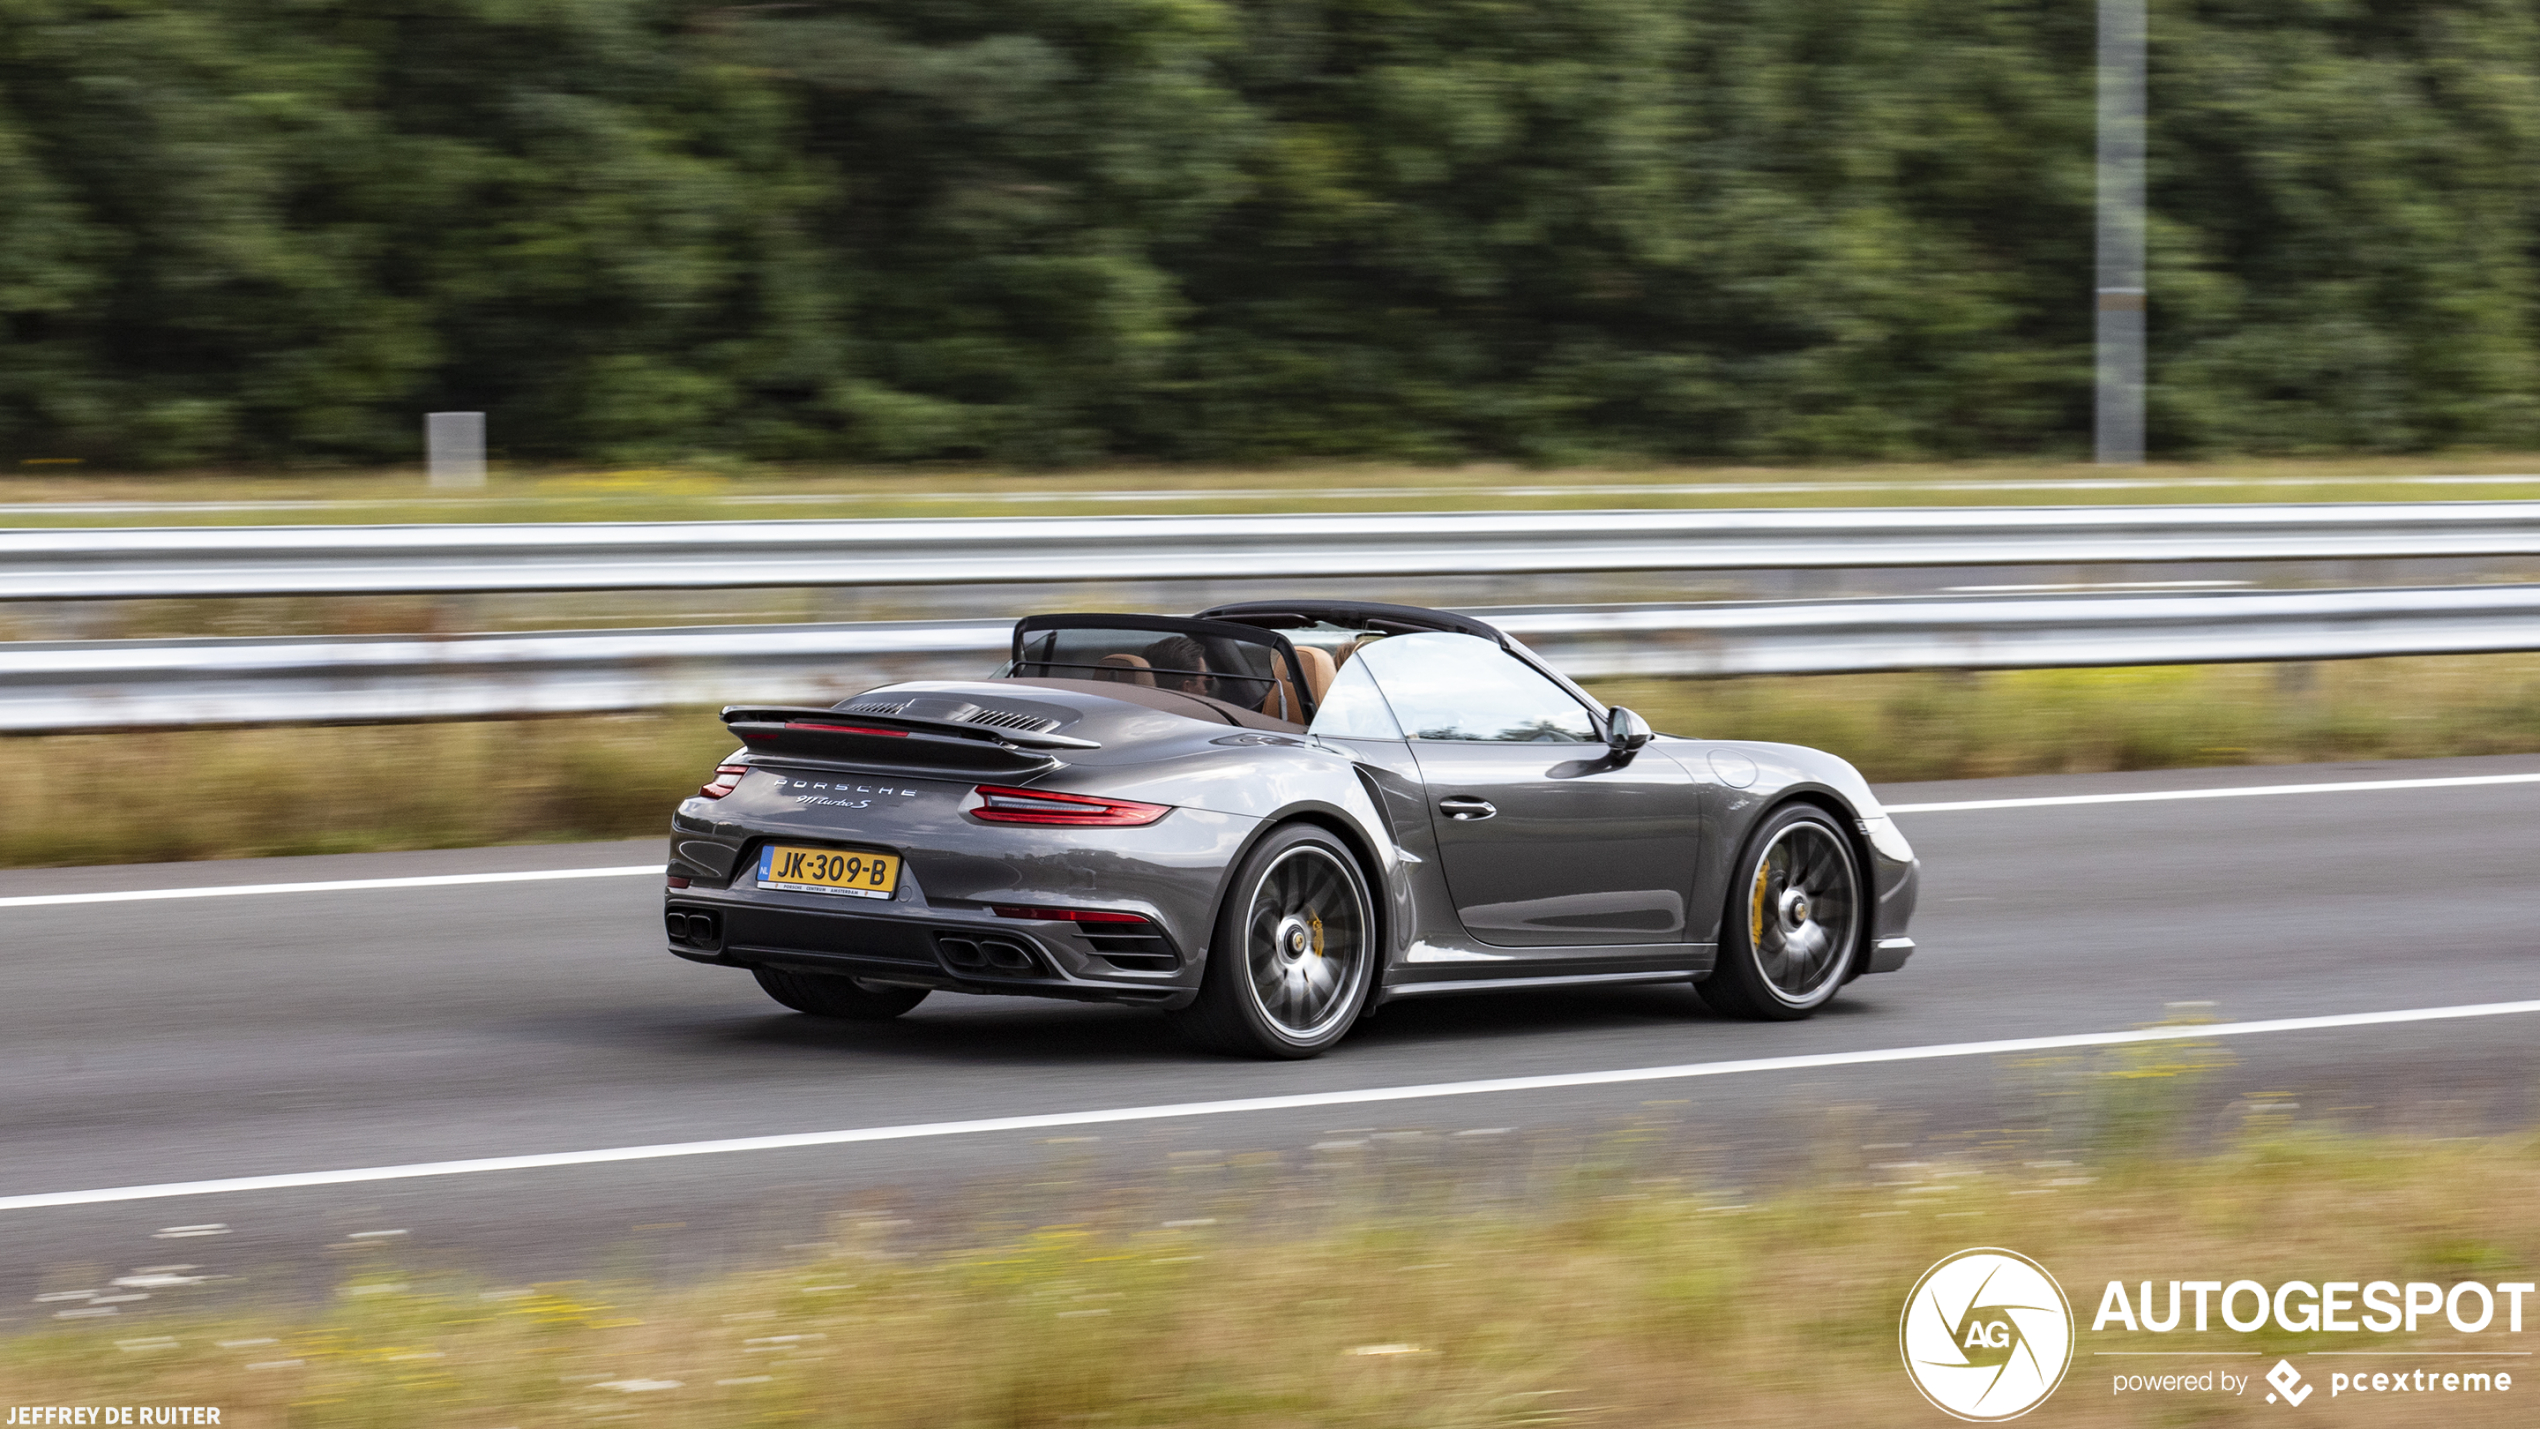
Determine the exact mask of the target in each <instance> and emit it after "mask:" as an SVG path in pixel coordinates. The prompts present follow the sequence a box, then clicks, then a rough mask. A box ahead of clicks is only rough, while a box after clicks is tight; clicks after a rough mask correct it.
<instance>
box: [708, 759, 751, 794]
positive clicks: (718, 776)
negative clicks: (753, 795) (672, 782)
mask: <svg viewBox="0 0 2540 1429" xmlns="http://www.w3.org/2000/svg"><path fill="white" fill-rule="evenodd" d="M749 772H750V766H748V765H746V764H719V765H717V766H715V771H714V782H713V783H711V784H708V785H706V786H705V787H703V788H701V789H699V790H698V791H697V792H698V793H700V794H703V795H705V796H706V797H707V798H709V799H720V798H722V797H723V796H724V795H726V794H729V793H731V792H732V791H733V790H734V789H737V788H739V787H740V785H741V776H742V775H744V774H747V773H749Z"/></svg>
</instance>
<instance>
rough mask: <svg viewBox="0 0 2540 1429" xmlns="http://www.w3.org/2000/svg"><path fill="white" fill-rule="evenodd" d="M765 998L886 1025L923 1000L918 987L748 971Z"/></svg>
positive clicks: (816, 1014) (798, 1008) (821, 1014)
mask: <svg viewBox="0 0 2540 1429" xmlns="http://www.w3.org/2000/svg"><path fill="white" fill-rule="evenodd" d="M750 972H751V974H752V975H753V976H755V977H757V978H758V985H759V986H760V987H763V988H765V989H767V995H768V996H770V997H772V998H775V999H776V1000H777V1001H778V1002H781V1003H783V1004H785V1005H786V1006H787V1007H790V1008H792V1009H794V1010H795V1011H796V1012H808V1013H810V1014H811V1015H812V1016H814V1017H837V1018H843V1019H845V1020H847V1021H849V1022H888V1021H890V1020H891V1019H892V1018H894V1017H897V1016H899V1015H900V1014H901V1013H903V1012H906V1011H908V1010H909V1009H910V1008H912V1007H915V1006H916V1005H917V1004H919V1003H921V1002H924V1001H925V1000H926V989H924V988H922V987H882V986H878V985H868V984H866V983H861V982H858V981H856V980H855V979H854V978H851V977H836V976H830V975H825V974H821V973H796V972H782V971H779V970H777V969H775V968H752V969H750Z"/></svg>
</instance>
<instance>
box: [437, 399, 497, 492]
mask: <svg viewBox="0 0 2540 1429" xmlns="http://www.w3.org/2000/svg"><path fill="white" fill-rule="evenodd" d="M423 449H424V456H425V459H426V461H427V463H428V464H429V465H430V467H431V469H432V484H433V485H434V486H449V487H466V486H483V485H484V484H485V414H484V413H483V412H434V413H432V414H430V415H429V416H426V417H425V418H424V419H423Z"/></svg>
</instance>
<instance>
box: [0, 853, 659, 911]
mask: <svg viewBox="0 0 2540 1429" xmlns="http://www.w3.org/2000/svg"><path fill="white" fill-rule="evenodd" d="M646 873H649V874H652V875H653V876H654V877H656V878H658V877H660V876H661V865H660V864H658V863H637V864H626V865H622V866H620V867H616V868H533V869H528V870H525V871H523V872H519V873H434V874H426V875H422V876H419V877H414V878H339V879H336V880H333V881H332V882H327V883H216V884H213V885H211V886H210V887H207V888H128V889H124V890H122V891H121V892H116V893H33V894H27V895H24V896H21V897H17V898H0V908H43V907H49V906H51V905H54V904H59V903H155V902H158V901H159V900H161V899H164V898H240V897H244V896H246V895H247V894H250V893H349V892H353V891H355V890H358V889H365V888H449V887H453V886H456V885H458V884H463V883H543V882H546V881H548V880H550V879H557V878H633V877H636V876H638V875H640V874H646Z"/></svg>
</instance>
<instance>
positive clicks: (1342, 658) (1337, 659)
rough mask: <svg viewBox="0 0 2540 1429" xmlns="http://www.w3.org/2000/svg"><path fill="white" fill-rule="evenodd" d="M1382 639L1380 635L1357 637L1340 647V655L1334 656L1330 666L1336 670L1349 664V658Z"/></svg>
mask: <svg viewBox="0 0 2540 1429" xmlns="http://www.w3.org/2000/svg"><path fill="white" fill-rule="evenodd" d="M1384 638H1385V637H1383V636H1381V635H1361V636H1359V637H1358V638H1357V639H1355V640H1352V641H1351V642H1349V643H1348V644H1347V645H1344V646H1342V647H1341V653H1340V654H1338V655H1337V656H1334V657H1333V659H1332V664H1333V666H1334V667H1335V668H1337V667H1339V666H1342V665H1346V664H1348V663H1349V657H1350V656H1352V655H1355V654H1357V653H1358V652H1359V651H1361V650H1364V649H1366V648H1367V647H1368V646H1370V645H1373V644H1375V643H1376V642H1377V641H1379V640H1382V639H1384Z"/></svg>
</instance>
